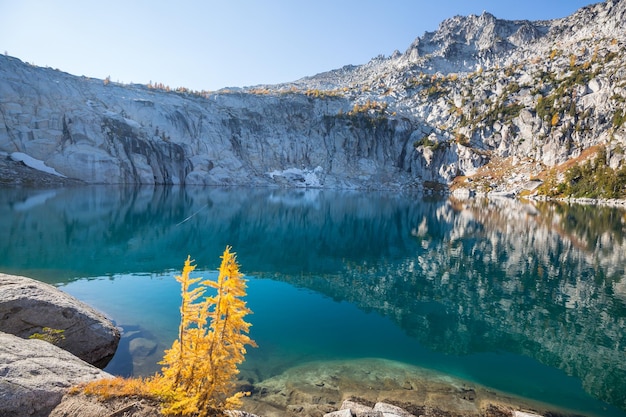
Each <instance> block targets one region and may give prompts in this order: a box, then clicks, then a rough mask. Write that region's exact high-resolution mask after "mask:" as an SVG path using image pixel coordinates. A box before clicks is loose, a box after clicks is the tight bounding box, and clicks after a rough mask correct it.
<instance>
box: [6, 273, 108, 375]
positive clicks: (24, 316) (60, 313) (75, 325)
mask: <svg viewBox="0 0 626 417" xmlns="http://www.w3.org/2000/svg"><path fill="white" fill-rule="evenodd" d="M0 290H1V291H0V331H3V332H6V333H10V334H13V335H16V336H19V337H22V338H28V337H29V336H31V335H33V334H35V333H43V328H44V327H48V328H50V329H55V330H63V336H64V338H63V339H61V340H59V341H58V343H57V345H58V346H59V347H60V348H62V349H65V350H67V351H68V352H71V353H72V354H74V355H76V356H77V357H79V358H80V359H82V360H84V361H85V362H88V363H90V364H93V365H95V366H98V367H100V368H104V367H105V366H106V364H107V363H108V362H109V361H110V360H111V358H112V357H113V355H114V354H115V350H116V349H117V345H118V343H119V340H120V333H119V331H118V330H117V328H115V326H114V325H113V323H111V321H110V320H108V319H107V318H106V317H104V316H103V315H102V314H101V313H99V312H97V311H96V310H94V309H93V308H91V307H89V306H87V305H86V304H84V303H82V302H80V301H78V300H76V299H75V298H73V297H71V296H70V295H68V294H65V293H63V292H61V291H59V290H57V289H56V288H54V287H53V286H51V285H48V284H44V283H42V282H39V281H35V280H33V279H30V278H26V277H20V276H14V275H6V274H0Z"/></svg>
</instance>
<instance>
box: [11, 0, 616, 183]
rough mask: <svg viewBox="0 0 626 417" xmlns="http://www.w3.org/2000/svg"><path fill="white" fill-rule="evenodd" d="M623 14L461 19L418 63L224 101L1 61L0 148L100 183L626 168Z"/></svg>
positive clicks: (225, 93)
mask: <svg viewBox="0 0 626 417" xmlns="http://www.w3.org/2000/svg"><path fill="white" fill-rule="evenodd" d="M624 20H626V1H624V0H608V1H606V2H604V3H598V4H595V5H590V6H587V7H584V8H582V9H580V10H579V11H577V12H576V13H574V14H573V15H571V16H569V17H566V18H563V19H557V20H551V21H539V22H530V21H505V20H500V19H497V18H496V17H494V16H493V15H491V14H489V13H483V14H482V15H480V16H475V15H471V16H467V17H461V16H456V17H453V18H451V19H448V20H445V21H444V22H442V23H441V25H440V26H439V28H438V30H437V31H435V32H427V33H425V34H424V35H423V36H422V37H420V38H418V39H416V41H415V42H414V43H413V44H412V45H411V46H410V47H409V48H408V49H407V50H406V51H405V52H404V53H399V52H396V53H394V54H393V55H392V56H391V57H383V56H379V57H377V58H375V59H373V60H372V61H370V62H369V63H367V64H365V65H362V66H346V67H344V68H341V69H338V70H334V71H330V72H327V73H323V74H318V75H316V76H313V77H307V78H304V79H301V80H298V81H295V82H293V83H286V84H280V85H272V86H256V87H250V88H244V89H240V90H237V91H229V90H220V91H218V92H213V93H206V92H201V93H198V92H190V91H188V90H186V89H178V90H177V91H169V88H166V87H163V86H159V88H156V86H152V85H150V86H142V85H118V84H115V83H111V82H109V81H108V80H95V79H88V78H85V77H74V76H71V75H68V74H65V73H62V72H59V71H54V70H51V69H45V68H37V67H33V66H29V65H27V64H24V63H22V62H20V61H19V60H17V59H14V58H10V57H6V56H3V57H0V93H1V95H0V118H1V123H0V152H4V153H5V154H6V155H7V156H10V155H12V154H13V153H15V152H19V153H23V154H26V155H29V156H30V157H32V158H34V159H35V160H39V161H43V162H44V163H45V164H46V165H47V166H48V167H51V168H53V169H54V170H56V171H57V172H59V173H61V174H62V175H64V176H66V177H69V178H79V179H82V180H84V181H86V182H89V183H159V184H204V185H244V184H245V185H255V186H282V187H322V188H387V189H393V188H410V187H415V188H418V189H419V188H423V187H424V186H426V187H436V188H440V186H444V187H445V186H449V185H454V186H455V187H461V188H464V189H472V190H473V191H476V192H492V193H514V194H515V193H519V192H520V191H521V190H522V189H524V188H534V187H536V186H537V184H538V181H535V182H532V183H530V185H529V184H528V182H529V180H545V179H547V178H549V177H550V175H552V176H556V177H559V176H561V175H562V172H563V168H562V165H561V164H565V163H568V162H569V161H572V160H575V159H576V158H578V159H580V160H582V159H584V158H588V157H590V156H593V155H595V153H596V152H602V153H604V154H605V156H606V161H607V164H608V165H609V166H610V167H612V168H619V167H623V166H624V160H625V158H626V156H625V154H624V149H626V125H625V123H624V119H625V118H626V117H625V116H624V113H625V112H626V111H625V110H624V106H625V103H626V81H625V80H626V57H625V56H624V52H623V51H624V50H625V45H626V30H625V29H624V26H623V24H622V23H621V22H623V21H624ZM590 150H591V151H590ZM569 163H570V164H571V162H569ZM566 166H567V165H566ZM471 177H473V178H471Z"/></svg>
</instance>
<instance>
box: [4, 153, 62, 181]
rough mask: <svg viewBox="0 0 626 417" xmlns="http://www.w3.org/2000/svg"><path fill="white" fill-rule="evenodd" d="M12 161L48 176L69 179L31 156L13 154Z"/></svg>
mask: <svg viewBox="0 0 626 417" xmlns="http://www.w3.org/2000/svg"><path fill="white" fill-rule="evenodd" d="M11 159H12V160H14V161H17V162H22V163H24V165H26V166H28V167H30V168H33V169H36V170H37V171H42V172H46V173H48V174H52V175H56V176H58V177H63V178H67V177H66V176H65V175H63V174H61V173H59V172H58V171H57V170H56V169H54V168H51V167H49V166H48V165H46V164H45V162H43V161H41V160H39V159H35V158H33V157H32V156H30V155H27V154H25V153H23V152H13V153H12V154H11Z"/></svg>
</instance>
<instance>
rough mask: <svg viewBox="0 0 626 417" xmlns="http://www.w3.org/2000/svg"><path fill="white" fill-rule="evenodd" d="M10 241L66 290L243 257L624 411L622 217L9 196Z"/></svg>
mask: <svg viewBox="0 0 626 417" xmlns="http://www.w3.org/2000/svg"><path fill="white" fill-rule="evenodd" d="M0 236H3V237H2V240H0V270H1V271H3V272H6V273H15V274H20V275H26V276H31V277H34V278H37V279H40V280H43V281H46V282H50V283H53V284H56V285H67V286H68V289H69V288H71V284H70V283H71V282H73V281H81V280H83V279H84V278H93V277H107V276H108V277H113V278H115V277H117V276H119V275H120V274H161V275H163V274H165V275H167V274H169V273H170V272H169V271H172V269H174V270H176V269H177V268H180V267H181V266H182V261H183V260H184V259H185V258H186V256H187V254H191V255H192V257H193V258H195V259H196V260H197V262H198V265H199V269H209V270H212V269H214V268H215V267H216V266H217V263H218V262H219V255H220V254H221V253H222V251H223V249H224V247H225V246H226V245H232V246H233V248H234V250H235V251H236V252H237V253H238V259H239V261H240V262H241V264H242V271H243V272H245V273H246V274H247V275H249V276H254V277H255V278H257V279H271V280H273V281H283V282H285V283H288V284H289V285H290V286H292V287H295V288H306V289H307V290H310V291H313V292H314V293H317V294H322V295H324V296H327V297H329V298H330V299H331V300H335V301H339V302H345V303H349V304H350V305H351V306H354V307H356V308H357V309H359V310H361V311H364V312H373V313H377V314H378V315H381V316H383V317H385V318H387V319H388V320H390V322H392V323H395V326H397V327H398V328H399V329H401V330H402V331H403V332H404V333H405V334H406V335H408V336H409V337H410V338H411V339H412V340H416V341H417V342H418V343H419V345H420V346H422V347H423V348H425V349H427V350H429V351H432V352H437V353H438V354H441V355H448V357H449V358H450V360H451V361H452V360H453V358H457V357H461V358H462V357H475V356H476V355H481V354H494V353H495V354H498V353H502V354H506V355H508V354H512V355H516V357H523V358H530V359H533V360H535V361H537V362H539V363H541V364H543V365H546V366H549V367H551V368H556V369H559V370H561V371H563V372H565V373H566V374H567V375H570V376H573V377H575V378H577V379H579V380H580V381H581V383H582V386H583V388H584V390H585V391H586V392H588V393H589V394H591V395H592V396H593V397H595V398H597V399H599V400H601V401H605V402H606V403H609V404H612V405H614V406H616V407H618V408H620V409H621V410H626V354H625V353H626V271H625V269H626V214H625V213H624V211H623V210H618V209H614V208H601V207H590V206H578V205H572V206H568V205H563V204H554V203H545V202H543V203H533V204H524V203H521V202H518V201H512V200H473V201H455V200H453V199H450V200H448V199H440V200H437V199H434V200H430V201H428V200H424V199H423V198H422V197H419V196H412V195H398V194H390V193H383V192H367V193H365V192H333V191H321V190H265V189H261V190H259V189H242V188H238V189H223V188H193V187H187V188H178V187H139V188H124V187H108V186H107V187H105V186H102V187H99V186H91V187H78V188H70V189H62V190H46V191H29V190H21V189H11V190H2V193H1V194H0ZM174 273H176V272H172V273H171V274H174ZM256 285H261V284H256ZM271 291H273V290H270V289H268V293H267V294H266V295H265V296H266V297H271ZM249 296H250V297H253V295H252V294H250V293H249ZM252 301H253V299H252V298H251V299H250V302H251V303H252ZM175 302H176V300H174V301H173V304H172V305H175ZM146 308H148V307H146ZM146 311H149V309H148V310H146ZM138 314H139V313H138ZM342 314H343V313H342ZM174 319H175V318H174ZM255 319H256V320H259V321H260V324H259V328H261V329H262V328H263V326H264V325H263V323H262V317H260V318H255ZM331 320H332V318H331ZM368 320H372V317H370V318H369V319H368ZM130 324H131V325H134V324H136V323H130ZM253 324H254V321H253ZM355 326H357V325H356V324H355ZM168 343H170V341H168V342H165V344H166V345H167V344H168ZM259 349H260V350H261V349H263V346H261V347H260V348H259ZM389 349H393V348H392V347H389ZM256 355H260V354H258V353H257V354H256ZM127 360H128V358H127ZM505 366H507V365H505ZM512 378H514V376H512ZM496 388H497V387H496Z"/></svg>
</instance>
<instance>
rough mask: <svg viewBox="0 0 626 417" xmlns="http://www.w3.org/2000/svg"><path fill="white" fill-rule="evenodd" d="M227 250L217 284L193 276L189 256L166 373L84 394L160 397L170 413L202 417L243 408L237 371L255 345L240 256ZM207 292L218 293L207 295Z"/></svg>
mask: <svg viewBox="0 0 626 417" xmlns="http://www.w3.org/2000/svg"><path fill="white" fill-rule="evenodd" d="M230 249H231V248H230V247H227V248H226V250H225V251H224V254H223V255H222V263H221V266H220V269H219V274H218V277H217V281H211V280H204V281H202V278H191V277H190V276H189V274H190V273H191V272H193V271H194V270H195V268H196V266H195V265H192V261H191V259H190V257H187V260H186V261H185V264H184V267H183V271H182V274H181V275H180V276H176V277H175V278H176V280H177V281H178V282H179V283H180V284H181V296H182V302H181V307H180V316H181V320H180V325H179V329H178V339H177V340H175V341H174V342H173V344H172V347H171V348H170V349H168V350H166V351H165V355H164V357H163V360H162V361H161V362H160V363H161V364H162V365H163V368H162V373H161V374H156V375H154V376H153V377H151V378H145V379H141V378H133V379H124V378H115V379H105V380H99V381H94V382H91V383H89V384H87V385H86V386H84V387H83V391H84V392H85V393H88V394H93V395H98V396H99V397H104V398H107V397H111V396H127V395H138V396H144V397H152V398H157V399H159V400H160V401H161V403H162V412H163V413H164V414H168V415H177V416H188V415H194V416H198V417H205V416H212V415H219V414H220V413H221V412H222V411H223V410H227V409H231V408H234V407H238V406H240V398H241V397H242V396H244V395H245V394H244V393H234V394H233V391H234V390H235V383H236V376H237V375H238V374H239V369H238V368H237V367H238V365H239V364H241V363H242V362H243V361H244V359H245V358H244V355H245V353H246V347H245V346H246V345H249V346H256V344H255V343H254V341H253V340H252V339H250V337H249V336H248V334H247V333H248V331H249V329H250V324H249V323H247V322H246V321H245V316H246V315H247V314H250V313H251V311H250V310H249V309H248V308H247V307H246V303H245V301H243V300H242V297H244V296H245V295H246V284H245V280H244V279H243V274H241V273H240V272H239V265H238V264H237V260H236V256H235V254H234V253H232V252H231V251H230ZM207 289H214V290H215V295H211V296H206V297H205V292H206V291H207Z"/></svg>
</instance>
